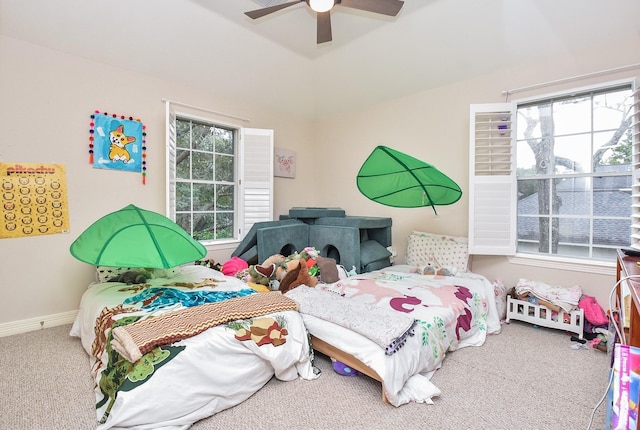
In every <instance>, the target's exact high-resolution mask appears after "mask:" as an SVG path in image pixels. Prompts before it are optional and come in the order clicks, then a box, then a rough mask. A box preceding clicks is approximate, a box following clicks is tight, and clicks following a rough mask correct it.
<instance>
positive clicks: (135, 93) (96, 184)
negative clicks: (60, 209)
mask: <svg viewBox="0 0 640 430" xmlns="http://www.w3.org/2000/svg"><path fill="white" fill-rule="evenodd" d="M163 98H166V99H171V100H175V101H180V102H183V103H189V104H192V105H196V106H200V107H206V108H209V109H212V110H215V111H220V112H225V113H231V114H235V115H237V116H241V117H245V118H248V119H250V120H251V121H250V122H249V123H240V124H239V125H241V126H248V127H255V128H272V129H274V130H275V132H274V134H275V142H276V145H277V146H282V147H284V148H291V149H296V150H298V151H299V152H300V153H301V155H302V154H304V153H306V152H308V151H309V150H310V148H312V146H313V145H312V144H313V127H312V123H311V122H310V121H308V120H301V119H297V118H292V117H286V116H282V115H278V114H276V113H273V112H267V111H260V110H257V109H254V108H253V107H252V106H240V105H237V104H234V103H233V101H229V100H222V99H218V98H217V97H216V96H215V94H207V93H205V92H203V91H199V90H195V89H193V88H189V87H186V86H182V85H180V84H178V83H174V82H164V81H161V80H158V79H155V78H152V77H149V76H142V75H138V74H135V73H131V72H128V71H127V70H125V69H117V68H113V67H110V66H107V65H105V64H100V63H97V62H93V61H87V60H85V59H82V58H79V57H75V56H70V55H66V54H64V53H61V52H58V51H53V50H50V49H46V48H42V47H39V46H36V45H32V44H29V43H25V42H22V41H18V40H16V39H11V38H7V37H3V36H0V130H2V132H1V134H0V136H1V137H0V160H2V161H3V162H17V163H18V162H22V163H26V162H30V163H61V164H64V165H65V167H66V172H67V185H68V199H69V218H70V227H71V232H70V233H69V234H57V235H48V236H39V237H29V238H16V239H2V240H0V255H2V257H1V259H0V273H1V274H2V280H1V281H0V296H1V297H2V300H3V302H4V303H5V304H4V305H3V306H0V326H1V325H2V323H8V322H16V321H23V320H27V322H25V325H27V326H29V325H30V323H31V322H32V321H31V320H32V319H38V321H40V320H42V321H45V325H46V324H48V323H49V321H54V322H55V321H58V320H60V319H63V320H64V319H68V317H69V315H70V314H71V313H72V312H73V311H74V310H76V309H77V308H78V305H79V301H80V296H81V294H82V292H83V290H84V289H85V288H86V286H87V285H88V284H89V282H90V281H92V280H93V276H94V274H93V269H92V267H90V266H89V265H87V264H85V263H82V262H79V261H77V260H75V259H74V258H73V257H72V256H71V255H70V254H69V251H68V250H69V246H70V245H71V243H72V242H73V240H75V238H76V237H77V236H78V235H79V234H80V233H81V232H82V231H83V230H84V229H85V228H87V227H88V226H89V225H90V224H91V223H93V222H94V221H95V220H97V219H98V218H100V217H101V216H103V215H106V214H107V213H109V212H112V211H115V210H118V209H120V208H122V207H124V206H126V205H128V204H130V203H133V204H136V205H137V206H140V207H142V208H144V209H149V210H154V211H158V212H160V213H164V210H165V125H164V124H165V120H164V116H165V105H164V103H163V102H162V99H163ZM96 109H98V110H100V111H102V112H105V111H106V112H109V113H117V114H123V115H127V116H128V115H131V116H134V117H138V118H140V119H142V121H143V122H144V124H145V125H146V126H147V133H148V135H147V146H148V158H147V160H148V177H147V185H142V183H141V176H140V174H136V173H131V172H117V171H110V170H101V169H93V168H92V167H91V165H90V164H89V155H88V149H89V147H88V143H89V141H88V136H89V119H90V118H89V115H90V114H91V113H92V112H93V111H94V110H96ZM219 119H220V120H221V121H225V122H227V123H229V122H233V120H231V119H229V118H225V117H220V118H219ZM310 163H311V161H310V160H305V159H304V157H300V167H299V169H300V171H301V176H302V174H303V172H304V171H309V170H311V168H312V166H311V164H310ZM294 182H295V181H292V180H286V179H281V178H276V180H275V187H276V189H277V190H278V191H277V192H276V196H275V205H276V207H277V208H278V210H277V211H276V213H278V212H282V209H281V208H288V207H289V206H292V205H295V204H304V205H311V204H312V203H313V201H312V199H313V198H314V195H313V194H311V193H309V194H307V190H305V189H304V188H303V185H302V183H300V189H299V190H298V191H296V187H295V184H294ZM283 184H284V185H283ZM283 188H284V189H286V190H287V192H286V193H283V192H280V191H279V190H280V189H283ZM230 252H231V251H229V253H230ZM224 258H228V255H225V256H224ZM0 331H1V330H0Z"/></svg>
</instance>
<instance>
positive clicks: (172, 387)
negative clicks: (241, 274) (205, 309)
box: [70, 266, 317, 430]
mask: <svg viewBox="0 0 640 430" xmlns="http://www.w3.org/2000/svg"><path fill="white" fill-rule="evenodd" d="M205 278H215V279H219V280H224V282H220V283H218V286H216V287H211V286H209V287H201V288H197V289H196V290H199V291H239V290H242V289H246V288H247V286H246V284H244V283H242V282H241V281H240V280H238V279H236V278H232V277H224V276H223V275H222V274H221V273H220V272H217V271H214V270H211V269H208V268H206V267H202V266H187V267H184V268H183V270H182V274H181V275H180V276H179V277H175V278H171V279H166V278H161V279H151V280H150V281H149V283H150V284H151V285H152V286H154V287H162V286H165V285H167V284H170V283H175V282H199V281H202V280H203V279H205ZM170 288H174V289H176V290H179V291H187V292H188V291H194V290H191V289H189V288H186V287H177V286H172V287H170ZM138 292H140V291H132V288H131V286H126V285H125V284H122V283H103V284H92V285H91V286H90V287H89V288H88V289H87V291H86V292H85V294H84V295H83V297H82V301H81V305H80V311H79V313H78V316H77V318H76V320H75V322H74V324H73V327H72V329H71V333H70V334H71V335H72V336H77V337H79V338H80V339H81V341H82V345H83V347H84V349H85V350H86V351H87V353H88V354H89V355H90V356H91V355H92V349H93V346H92V344H93V342H94V340H95V338H96V336H95V333H94V325H95V323H96V318H97V317H98V316H99V315H100V313H101V312H102V310H103V309H104V308H105V307H107V308H114V307H116V306H117V305H119V304H121V303H123V301H124V300H125V299H126V298H127V297H132V296H134V295H136V294H137V293H138ZM127 306H132V307H135V305H133V304H132V305H127ZM181 307H182V305H179V304H178V305H175V306H173V307H172V308H168V309H160V310H155V311H154V312H152V314H155V315H158V314H161V313H165V312H170V311H172V310H174V309H179V308H181ZM141 314H145V312H144V311H142V310H138V311H136V312H133V313H126V314H119V315H117V316H116V317H114V319H119V318H123V317H128V316H132V315H141ZM267 317H277V319H278V320H279V321H285V324H286V329H287V332H288V334H287V335H286V336H287V337H286V339H287V340H286V342H285V343H284V344H283V345H280V346H277V347H275V346H273V345H270V344H269V345H263V346H257V344H256V343H255V342H253V341H250V340H249V341H239V340H237V339H236V338H235V331H234V330H232V329H231V328H228V327H227V326H226V325H221V326H217V327H213V328H211V329H209V330H206V331H205V332H203V333H201V334H199V335H197V336H193V337H190V338H187V339H184V340H181V341H178V342H176V343H174V344H173V345H171V346H172V347H173V346H175V347H184V349H183V350H181V351H179V352H178V353H177V354H176V355H175V356H174V357H173V358H171V359H170V360H169V361H167V362H166V363H164V364H161V365H160V366H159V367H158V366H157V367H156V368H155V370H154V373H153V374H152V375H151V376H149V377H147V379H146V380H144V382H143V383H141V384H139V385H137V386H135V387H133V388H131V389H128V388H127V387H125V384H122V385H121V386H120V387H121V390H120V391H118V393H117V396H116V397H115V402H114V403H113V406H112V407H111V411H110V413H109V414H108V416H106V418H105V411H106V409H107V404H108V402H107V404H103V405H99V404H100V402H101V401H102V400H103V398H104V395H103V393H102V391H101V389H100V387H99V384H100V382H101V378H102V374H103V372H105V369H106V363H107V358H108V357H107V355H108V354H107V351H105V352H103V353H102V354H100V357H99V358H100V361H98V360H97V359H96V358H94V357H92V359H91V366H92V369H95V366H97V365H100V366H101V368H100V369H99V370H98V372H97V373H96V374H95V380H96V390H95V392H96V403H97V405H99V406H97V408H96V409H97V410H96V412H97V417H98V420H101V419H103V418H104V419H103V422H102V423H101V424H99V425H98V427H97V428H98V429H99V430H106V429H125V428H126V429H136V430H151V429H153V430H159V429H163V430H169V429H171V430H174V429H186V428H188V427H190V426H191V425H192V424H193V423H194V422H196V421H198V420H200V419H203V418H206V417H208V416H211V415H213V414H215V413H217V412H219V411H222V410H224V409H227V408H229V407H232V406H235V405H237V404H238V403H241V402H242V401H244V400H245V399H247V398H248V397H249V396H251V395H252V394H253V393H255V392H256V391H257V390H259V389H260V388H261V387H262V386H263V385H264V384H266V383H267V382H268V381H269V379H271V377H273V376H274V375H275V377H277V378H278V379H280V380H283V381H291V380H294V379H296V378H297V377H298V376H300V377H302V378H304V379H315V378H316V377H317V376H316V375H315V374H314V369H313V367H312V365H311V361H310V355H309V354H310V350H309V344H308V338H307V331H306V329H305V327H304V324H303V321H302V318H301V316H300V314H299V313H298V312H295V311H286V312H279V313H276V314H270V315H267ZM103 343H104V342H103ZM113 354H117V353H115V352H114V353H113ZM143 360H145V358H144V357H143V358H142V359H141V360H139V362H138V365H139V366H142V363H141V362H142V361H143ZM138 373H143V374H144V368H143V369H142V371H141V372H134V375H133V376H130V377H129V379H128V380H127V381H126V384H128V385H129V386H133V385H134V382H132V381H131V378H133V379H134V380H135V378H136V376H135V375H136V374H138ZM127 389H128V390H127Z"/></svg>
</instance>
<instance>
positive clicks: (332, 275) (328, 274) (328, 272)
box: [317, 255, 338, 284]
mask: <svg viewBox="0 0 640 430" xmlns="http://www.w3.org/2000/svg"><path fill="white" fill-rule="evenodd" d="M317 264H318V272H319V274H320V281H322V282H324V283H325V284H332V283H334V282H337V281H338V267H337V266H336V260H335V258H329V257H323V256H321V255H318V263H317Z"/></svg>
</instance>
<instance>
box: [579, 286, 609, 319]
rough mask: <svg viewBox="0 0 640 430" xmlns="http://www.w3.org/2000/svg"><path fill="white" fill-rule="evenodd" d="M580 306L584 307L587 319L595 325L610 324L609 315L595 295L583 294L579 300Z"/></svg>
mask: <svg viewBox="0 0 640 430" xmlns="http://www.w3.org/2000/svg"><path fill="white" fill-rule="evenodd" d="M578 307H579V308H580V309H584V317H585V318H586V320H587V321H589V322H590V323H591V324H593V325H595V326H602V325H607V324H609V317H607V314H606V313H605V312H604V309H602V307H601V306H600V304H598V301H597V300H596V298H595V297H592V296H588V295H586V294H583V295H582V297H581V298H580V301H579V302H578Z"/></svg>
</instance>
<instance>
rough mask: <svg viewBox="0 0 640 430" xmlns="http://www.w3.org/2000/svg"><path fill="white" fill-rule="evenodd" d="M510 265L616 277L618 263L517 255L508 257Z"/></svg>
mask: <svg viewBox="0 0 640 430" xmlns="http://www.w3.org/2000/svg"><path fill="white" fill-rule="evenodd" d="M507 258H508V260H509V263H512V264H521V265H524V266H535V267H544V268H547V269H558V270H572V271H574V272H582V273H593V274H596V275H609V276H615V275H616V263H615V262H611V263H609V262H606V261H584V260H575V259H571V258H560V257H556V258H549V257H540V256H536V255H527V254H516V255H515V256H512V257H507Z"/></svg>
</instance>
